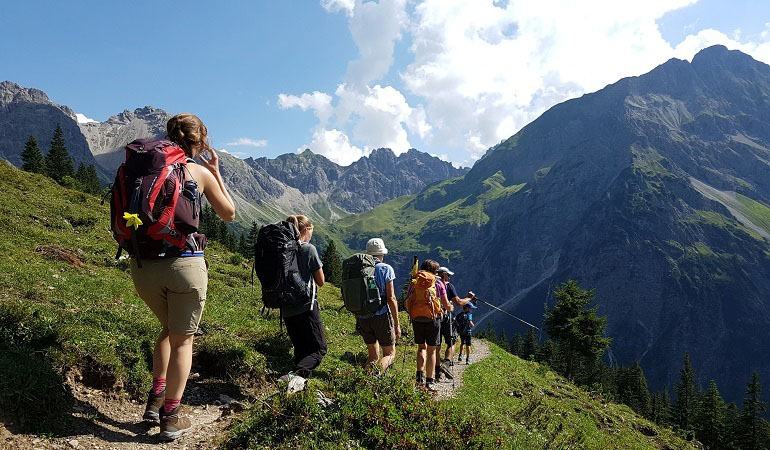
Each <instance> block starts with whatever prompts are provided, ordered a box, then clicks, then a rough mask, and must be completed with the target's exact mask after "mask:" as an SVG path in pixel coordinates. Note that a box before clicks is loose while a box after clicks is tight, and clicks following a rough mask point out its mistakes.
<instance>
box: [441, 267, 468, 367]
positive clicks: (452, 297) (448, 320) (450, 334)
mask: <svg viewBox="0 0 770 450" xmlns="http://www.w3.org/2000/svg"><path fill="white" fill-rule="evenodd" d="M438 274H439V276H440V277H441V280H442V281H443V282H444V285H445V287H446V295H447V299H448V300H449V301H450V302H451V303H452V304H453V305H455V306H458V307H463V306H465V305H466V304H468V302H470V301H471V300H473V298H474V297H475V294H474V293H473V292H472V291H471V292H468V296H467V297H465V298H460V297H459V296H458V295H457V290H456V289H455V287H454V285H453V284H452V283H451V282H450V281H449V279H450V277H452V275H454V272H452V271H451V270H449V269H448V268H446V267H439V269H438ZM453 322H454V321H453V320H452V314H451V313H449V314H445V315H444V317H443V318H442V320H441V337H442V339H443V341H444V342H445V343H446V350H445V351H444V359H442V360H441V362H442V363H446V364H448V365H451V364H452V361H453V358H454V350H455V345H456V343H457V342H456V341H457V330H455V329H454V328H455V327H454V326H453ZM440 355H441V348H439V355H437V356H436V358H437V361H438V357H439V356H440Z"/></svg>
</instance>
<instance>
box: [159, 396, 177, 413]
mask: <svg viewBox="0 0 770 450" xmlns="http://www.w3.org/2000/svg"><path fill="white" fill-rule="evenodd" d="M180 402H181V399H178V400H173V399H170V398H167V399H166V400H165V401H164V402H163V413H164V414H169V413H170V412H171V411H173V410H174V409H176V407H177V406H179V403H180Z"/></svg>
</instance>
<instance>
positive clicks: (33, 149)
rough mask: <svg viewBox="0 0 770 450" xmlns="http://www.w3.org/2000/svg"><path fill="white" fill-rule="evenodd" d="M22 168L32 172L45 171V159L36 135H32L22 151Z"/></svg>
mask: <svg viewBox="0 0 770 450" xmlns="http://www.w3.org/2000/svg"><path fill="white" fill-rule="evenodd" d="M21 161H22V162H23V165H22V166H21V168H22V169H24V170H26V171H27V172H32V173H45V159H44V158H43V154H42V153H41V152H40V147H38V145H37V139H35V136H30V137H29V139H28V140H27V143H26V144H25V145H24V151H22V152H21Z"/></svg>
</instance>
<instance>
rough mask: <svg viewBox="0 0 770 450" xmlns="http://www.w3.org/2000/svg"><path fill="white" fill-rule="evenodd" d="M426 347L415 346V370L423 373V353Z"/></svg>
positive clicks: (424, 345)
mask: <svg viewBox="0 0 770 450" xmlns="http://www.w3.org/2000/svg"><path fill="white" fill-rule="evenodd" d="M427 349H428V346H427V345H426V344H418V345H417V370H418V371H420V372H423V371H425V352H426V351H427Z"/></svg>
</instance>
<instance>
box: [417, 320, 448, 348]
mask: <svg viewBox="0 0 770 450" xmlns="http://www.w3.org/2000/svg"><path fill="white" fill-rule="evenodd" d="M412 329H413V330H414V343H415V344H418V345H419V344H427V345H429V346H431V347H436V346H438V345H440V344H441V322H439V319H432V320H430V321H427V322H417V321H413V322H412Z"/></svg>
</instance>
